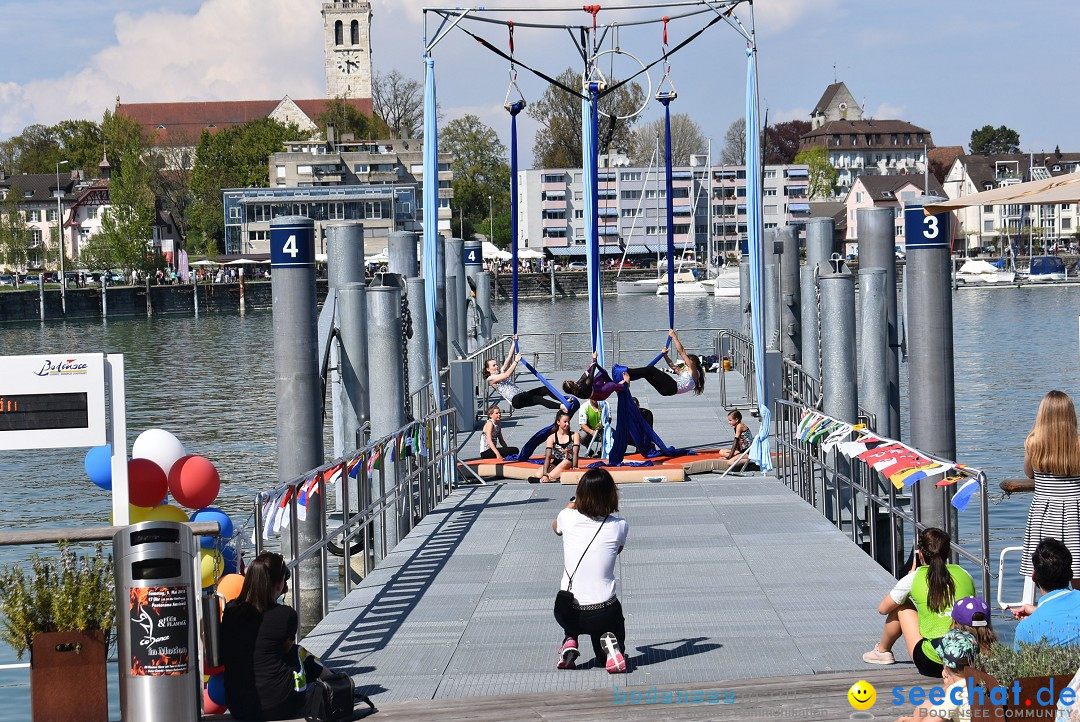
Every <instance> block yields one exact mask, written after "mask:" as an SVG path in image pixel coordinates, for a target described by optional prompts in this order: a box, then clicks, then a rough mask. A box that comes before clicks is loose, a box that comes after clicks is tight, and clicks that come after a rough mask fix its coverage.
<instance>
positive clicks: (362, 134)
mask: <svg viewBox="0 0 1080 722" xmlns="http://www.w3.org/2000/svg"><path fill="white" fill-rule="evenodd" d="M315 124H316V125H318V126H319V127H320V128H322V129H323V131H325V130H326V126H328V125H333V126H334V128H335V129H336V130H337V137H338V140H340V139H341V135H342V133H352V136H353V137H354V138H356V139H364V140H370V139H373V138H378V137H385V136H386V135H387V134H388V133H389V132H390V131H389V129H388V128H387V127H386V124H385V123H383V122H382V121H380V120H379V119H378V118H373V117H372V116H370V115H364V114H363V113H361V112H360V111H359V110H357V109H356V108H354V107H353V106H352V105H350V104H349V103H347V102H345V99H344V98H333V99H332V100H328V101H326V110H324V111H323V112H321V113H319V114H318V115H317V116H315ZM296 132H297V133H299V132H300V130H299V128H297V131H296ZM277 150H280V148H278V149H277Z"/></svg>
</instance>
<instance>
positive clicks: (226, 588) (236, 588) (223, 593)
mask: <svg viewBox="0 0 1080 722" xmlns="http://www.w3.org/2000/svg"><path fill="white" fill-rule="evenodd" d="M243 588H244V578H243V577H242V576H240V575H239V574H226V575H225V576H223V577H222V578H221V579H218V583H217V593H218V595H219V596H220V597H221V598H222V599H224V600H225V604H228V603H229V602H231V601H232V600H234V599H236V598H237V597H239V596H240V590H241V589H243ZM222 606H224V604H223V605H222Z"/></svg>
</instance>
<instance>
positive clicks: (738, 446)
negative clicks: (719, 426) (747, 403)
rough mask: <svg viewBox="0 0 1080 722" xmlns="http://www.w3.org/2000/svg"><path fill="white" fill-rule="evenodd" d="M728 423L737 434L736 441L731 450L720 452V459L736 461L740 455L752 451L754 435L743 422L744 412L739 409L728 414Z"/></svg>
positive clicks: (733, 442)
mask: <svg viewBox="0 0 1080 722" xmlns="http://www.w3.org/2000/svg"><path fill="white" fill-rule="evenodd" d="M727 421H728V423H729V424H731V428H732V430H733V431H734V432H735V439H734V440H733V441H732V442H731V448H730V449H721V450H720V457H721V458H724V459H734V458H735V457H736V456H738V455H739V454H742V453H744V452H747V451H749V450H750V445H751V444H753V443H754V435H753V434H751V433H750V427H749V426H747V425H746V424H744V423H743V422H742V412H741V411H739V410H738V409H732V410H731V411H729V412H728V415H727Z"/></svg>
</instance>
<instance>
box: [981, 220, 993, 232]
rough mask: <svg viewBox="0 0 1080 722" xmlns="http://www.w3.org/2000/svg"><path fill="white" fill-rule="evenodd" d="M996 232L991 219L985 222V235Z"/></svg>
mask: <svg viewBox="0 0 1080 722" xmlns="http://www.w3.org/2000/svg"><path fill="white" fill-rule="evenodd" d="M993 231H994V222H993V221H992V220H990V219H987V220H985V221H983V233H992V232H993Z"/></svg>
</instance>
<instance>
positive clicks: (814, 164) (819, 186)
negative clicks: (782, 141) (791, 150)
mask: <svg viewBox="0 0 1080 722" xmlns="http://www.w3.org/2000/svg"><path fill="white" fill-rule="evenodd" d="M795 162H796V163H799V164H803V163H805V164H806V165H808V166H809V167H810V183H809V185H810V189H809V193H810V199H811V200H825V199H827V198H832V197H833V196H834V195H836V179H837V177H838V175H839V174H838V173H837V172H836V168H833V167H832V164H831V163H830V162H829V151H827V150H825V147H824V146H821V145H819V146H817V147H815V148H811V149H810V150H804V151H803V152H801V153H799V154H798V155H796V156H795Z"/></svg>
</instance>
